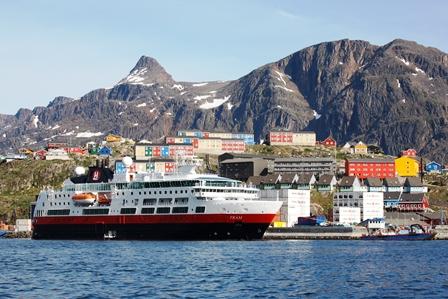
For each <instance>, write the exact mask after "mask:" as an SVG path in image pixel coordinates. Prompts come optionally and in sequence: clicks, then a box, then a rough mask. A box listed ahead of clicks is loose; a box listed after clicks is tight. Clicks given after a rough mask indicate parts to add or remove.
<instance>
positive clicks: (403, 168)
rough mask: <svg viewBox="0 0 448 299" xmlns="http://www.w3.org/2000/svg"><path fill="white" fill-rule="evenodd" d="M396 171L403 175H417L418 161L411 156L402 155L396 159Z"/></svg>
mask: <svg viewBox="0 0 448 299" xmlns="http://www.w3.org/2000/svg"><path fill="white" fill-rule="evenodd" d="M395 171H396V172H397V175H399V176H402V177H407V176H417V175H418V172H419V165H418V161H417V160H416V159H414V158H411V157H406V156H401V157H400V158H397V159H395Z"/></svg>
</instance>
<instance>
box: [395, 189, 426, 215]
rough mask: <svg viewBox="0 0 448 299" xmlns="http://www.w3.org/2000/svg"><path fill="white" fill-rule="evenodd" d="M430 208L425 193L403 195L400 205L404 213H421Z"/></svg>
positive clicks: (399, 208) (399, 207)
mask: <svg viewBox="0 0 448 299" xmlns="http://www.w3.org/2000/svg"><path fill="white" fill-rule="evenodd" d="M428 208H429V201H428V198H427V197H426V196H425V194H424V193H403V194H402V195H401V198H400V202H399V203H398V210H399V211H402V212H421V211H425V210H426V209H428Z"/></svg>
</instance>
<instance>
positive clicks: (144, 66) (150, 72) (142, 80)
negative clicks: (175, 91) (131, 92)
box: [119, 56, 174, 86]
mask: <svg viewBox="0 0 448 299" xmlns="http://www.w3.org/2000/svg"><path fill="white" fill-rule="evenodd" d="M173 82H174V80H173V78H172V77H171V75H170V74H168V73H167V72H166V71H165V69H164V68H163V67H162V66H161V65H160V63H159V62H158V61H157V60H156V59H154V58H152V57H149V56H142V57H140V59H139V60H138V61H137V64H136V65H135V66H134V68H133V69H132V70H131V72H130V73H129V75H128V76H127V77H126V78H124V79H123V80H121V81H120V82H119V84H136V85H146V86H152V85H154V84H156V83H159V84H171V83H173Z"/></svg>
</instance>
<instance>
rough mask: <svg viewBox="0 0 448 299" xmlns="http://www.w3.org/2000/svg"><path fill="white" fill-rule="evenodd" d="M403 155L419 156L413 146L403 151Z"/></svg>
mask: <svg viewBox="0 0 448 299" xmlns="http://www.w3.org/2000/svg"><path fill="white" fill-rule="evenodd" d="M401 156H406V157H415V156H417V151H416V150H415V149H413V148H409V149H407V150H404V151H402V152H401Z"/></svg>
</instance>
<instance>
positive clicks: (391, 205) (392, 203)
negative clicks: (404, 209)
mask: <svg viewBox="0 0 448 299" xmlns="http://www.w3.org/2000/svg"><path fill="white" fill-rule="evenodd" d="M400 195H401V192H384V195H383V196H384V208H385V209H386V210H388V211H393V210H397V209H398V206H399V204H400Z"/></svg>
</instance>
